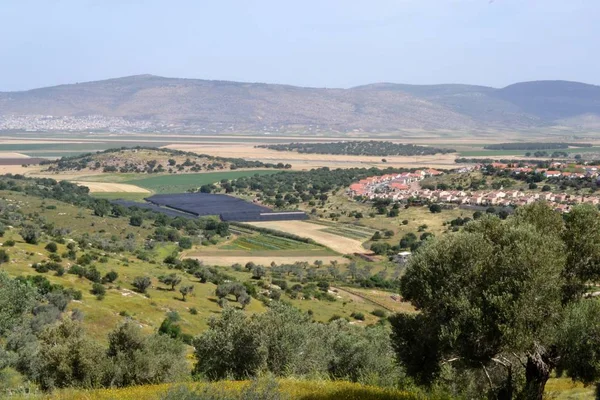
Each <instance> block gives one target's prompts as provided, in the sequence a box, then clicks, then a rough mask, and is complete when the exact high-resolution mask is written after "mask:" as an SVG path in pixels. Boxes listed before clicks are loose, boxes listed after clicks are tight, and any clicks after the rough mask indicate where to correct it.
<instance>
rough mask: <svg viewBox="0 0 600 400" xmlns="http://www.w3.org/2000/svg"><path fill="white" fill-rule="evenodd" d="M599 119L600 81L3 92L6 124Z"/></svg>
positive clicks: (197, 125)
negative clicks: (499, 86)
mask: <svg viewBox="0 0 600 400" xmlns="http://www.w3.org/2000/svg"><path fill="white" fill-rule="evenodd" d="M50 116H51V117H50ZM599 121H600V86H594V85H588V84H584V83H577V82H565V81H538V82H524V83H517V84H514V85H510V86H508V87H506V88H503V89H495V88H491V87H485V86H472V85H450V84H448V85H403V84H393V83H377V84H371V85H365V86H359V87H355V88H350V89H324V88H306V87H296V86H287V85H274V84H263V83H240V82H227V81H207V80H199V79H178V78H163V77H158V76H153V75H139V76H131V77H125V78H117V79H109V80H104V81H96V82H86V83H78V84H70V85H60V86H54V87H47V88H41V89H34V90H29V91H23V92H0V130H11V129H31V130H52V129H61V130H74V131H76V130H92V129H99V130H106V129H113V130H124V131H127V130H129V131H190V132H227V131H236V132H239V131H255V132H264V131H269V132H298V131H308V132H319V131H322V132H324V131H340V132H348V131H365V132H393V131H400V130H403V129H425V130H435V129H449V130H463V129H489V128H508V129H520V128H530V127H538V126H548V125H557V124H562V125H571V126H585V125H589V124H591V125H595V124H597V123H598V122H599Z"/></svg>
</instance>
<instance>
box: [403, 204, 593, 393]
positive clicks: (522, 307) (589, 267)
mask: <svg viewBox="0 0 600 400" xmlns="http://www.w3.org/2000/svg"><path fill="white" fill-rule="evenodd" d="M573 211H574V214H573V216H571V215H569V216H568V217H567V219H566V221H565V222H563V220H562V218H561V216H560V214H558V213H556V212H554V211H553V210H552V209H551V208H550V207H548V206H547V205H545V204H543V203H535V204H533V205H531V206H526V207H522V208H519V209H518V210H517V212H516V214H515V215H514V216H513V217H509V218H508V219H506V220H505V221H502V220H500V219H499V218H497V217H494V216H487V217H482V218H480V219H479V220H478V221H476V222H472V223H470V224H468V225H466V226H465V230H464V232H459V233H456V234H454V235H445V236H443V237H440V238H437V239H435V240H432V241H430V242H429V244H428V245H427V246H425V247H423V248H422V249H421V250H420V251H419V252H418V253H416V254H415V255H413V257H412V258H411V260H410V261H409V265H408V267H407V270H406V273H405V275H404V276H403V277H402V279H401V292H402V294H403V296H404V297H405V298H406V299H407V300H408V301H410V302H411V303H412V304H413V305H414V306H415V307H416V308H417V309H419V310H420V311H421V312H420V313H419V314H416V315H397V316H395V317H394V318H392V319H391V322H392V327H393V335H392V337H393V342H394V346H395V349H396V352H397V355H398V359H399V360H400V361H401V363H402V364H403V365H404V366H405V368H406V370H407V373H408V374H409V375H411V376H413V377H414V378H415V379H416V380H417V381H419V382H421V383H430V382H433V381H434V380H435V379H436V378H437V377H438V376H439V374H440V371H441V368H442V365H452V366H453V368H455V369H457V370H473V369H480V370H482V371H483V372H482V374H484V376H488V377H489V378H488V381H489V384H490V390H491V391H499V392H498V393H501V394H502V395H501V396H500V395H499V396H500V397H503V398H512V397H513V396H514V395H516V396H518V397H520V398H527V399H541V398H542V396H543V392H544V387H545V384H546V381H547V380H548V378H549V377H550V374H551V373H552V371H553V370H554V369H555V368H557V367H559V366H560V363H561V362H563V363H564V364H566V365H568V366H570V367H571V368H573V372H572V376H573V377H574V378H575V379H582V380H584V381H590V379H592V378H593V379H598V378H600V369H599V370H598V371H596V369H595V368H594V367H593V365H594V362H596V355H595V354H596V353H595V352H594V353H592V354H583V353H585V346H587V345H588V344H586V345H583V346H582V343H585V339H584V337H585V335H586V334H589V336H588V337H594V334H595V333H593V332H600V321H599V320H598V319H597V318H596V319H591V320H587V321H586V322H585V323H584V321H583V320H584V318H585V317H584V316H587V317H592V316H594V315H596V314H595V313H596V312H600V311H598V310H596V309H594V308H593V307H595V306H589V305H587V303H588V302H595V301H596V300H585V299H583V298H582V290H583V289H582V285H583V286H585V285H584V282H589V280H590V279H596V277H598V276H600V262H598V261H600V258H597V257H598V255H600V250H599V249H598V247H599V246H598V243H599V242H598V236H599V235H600V214H599V212H598V211H597V210H596V209H595V208H593V207H590V206H578V207H574V208H573V210H572V212H573ZM584 221H587V223H584ZM584 225H585V226H586V228H587V229H584ZM582 305H585V306H583V307H584V308H580V307H582ZM586 307H589V308H586ZM565 318H566V320H567V321H569V322H568V323H565V322H564V321H565ZM570 325H572V326H574V328H572V329H571V328H569V326H570ZM560 327H562V330H561V329H560ZM594 340H597V339H594ZM599 342H600V341H599ZM409 343H410V345H409ZM587 343H591V342H587ZM582 349H583V350H582ZM570 354H579V355H580V357H581V359H579V358H577V361H575V359H576V357H579V356H572V357H571V356H570ZM599 358H600V357H599ZM561 360H564V361H561ZM579 360H581V361H579ZM598 361H600V360H598ZM575 362H581V365H580V366H581V369H578V368H576V367H574V363H575ZM522 365H524V367H521V366H522ZM598 365H600V364H598ZM494 366H497V367H499V368H500V369H499V371H503V372H502V373H501V374H499V373H496V374H494V375H493V376H490V374H489V373H488V371H489V370H490V369H491V368H494V369H496V370H497V371H498V369H497V368H495V367H494ZM520 368H523V369H522V370H521V372H519V369H520ZM567 370H568V367H567ZM582 370H585V371H582ZM519 373H523V374H524V377H525V382H524V384H523V385H521V386H519V380H518V379H517V378H516V376H517V375H518V374H519Z"/></svg>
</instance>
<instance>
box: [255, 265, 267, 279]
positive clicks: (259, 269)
mask: <svg viewBox="0 0 600 400" xmlns="http://www.w3.org/2000/svg"><path fill="white" fill-rule="evenodd" d="M266 275H267V270H266V268H265V267H263V266H262V265H257V266H255V267H254V268H252V279H261V278H262V277H264V276H266Z"/></svg>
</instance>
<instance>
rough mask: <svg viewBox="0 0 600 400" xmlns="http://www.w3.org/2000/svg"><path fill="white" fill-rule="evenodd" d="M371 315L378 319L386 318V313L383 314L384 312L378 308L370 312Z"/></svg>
mask: <svg viewBox="0 0 600 400" xmlns="http://www.w3.org/2000/svg"><path fill="white" fill-rule="evenodd" d="M371 314H373V315H374V316H376V317H379V318H385V317H387V312H385V310H382V309H380V308H378V309H376V310H373V311H372V312H371Z"/></svg>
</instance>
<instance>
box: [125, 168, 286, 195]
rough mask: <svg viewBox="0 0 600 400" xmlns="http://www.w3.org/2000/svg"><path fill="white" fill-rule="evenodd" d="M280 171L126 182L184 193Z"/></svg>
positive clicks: (227, 173)
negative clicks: (216, 183)
mask: <svg viewBox="0 0 600 400" xmlns="http://www.w3.org/2000/svg"><path fill="white" fill-rule="evenodd" d="M277 172H278V171H270V170H253V171H248V170H245V171H227V172H207V173H199V174H185V175H160V176H153V177H149V178H143V179H139V178H138V179H133V180H128V181H126V183H128V184H130V185H135V186H139V187H142V188H144V189H147V190H149V191H151V192H153V193H159V194H160V193H184V192H187V191H188V190H190V189H197V188H199V187H200V186H202V185H209V184H211V183H215V182H219V181H221V180H222V179H236V178H240V177H243V176H252V175H256V174H258V175H269V174H274V173H277Z"/></svg>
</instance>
